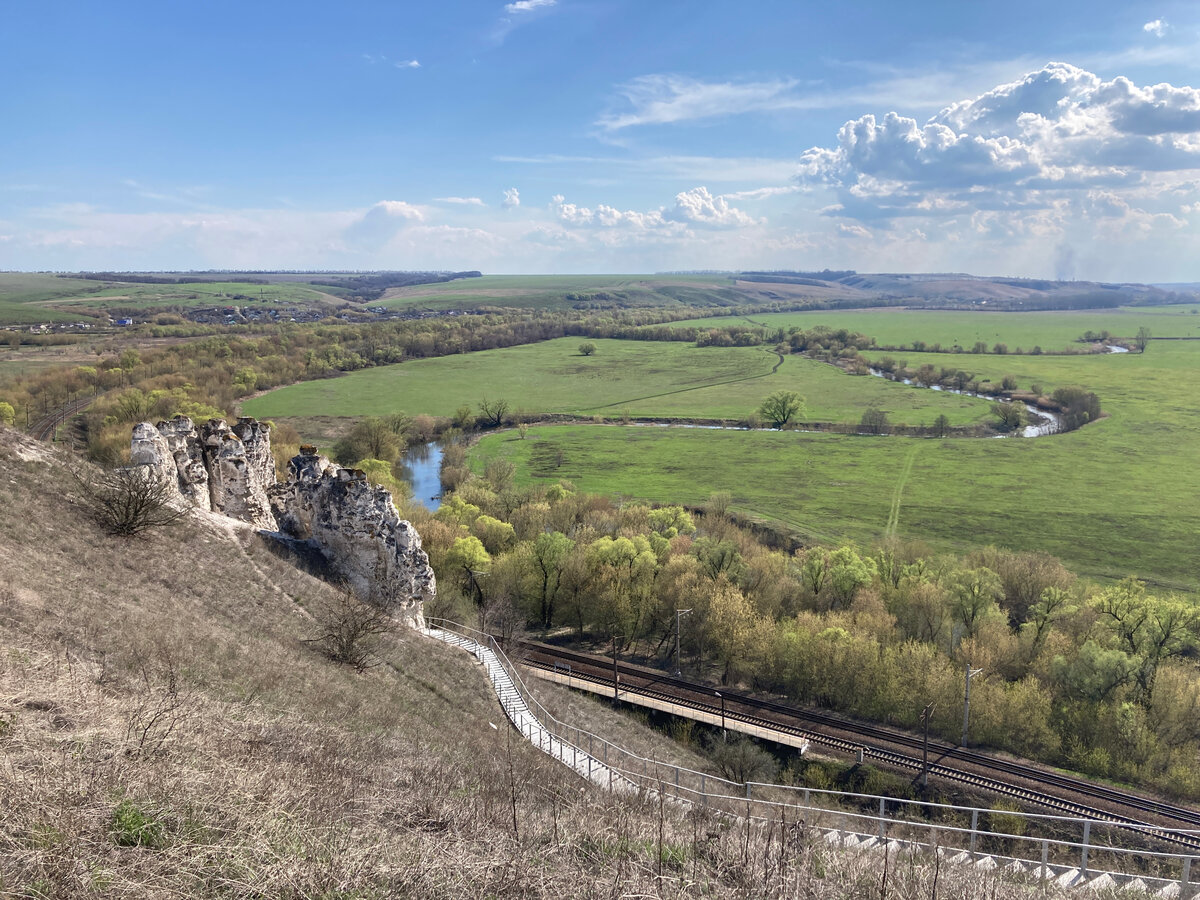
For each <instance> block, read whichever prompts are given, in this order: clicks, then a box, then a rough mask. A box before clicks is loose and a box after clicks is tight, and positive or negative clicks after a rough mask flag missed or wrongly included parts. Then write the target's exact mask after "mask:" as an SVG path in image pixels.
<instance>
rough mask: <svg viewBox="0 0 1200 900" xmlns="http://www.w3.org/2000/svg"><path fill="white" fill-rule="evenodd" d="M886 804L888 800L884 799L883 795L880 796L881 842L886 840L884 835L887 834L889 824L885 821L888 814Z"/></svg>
mask: <svg viewBox="0 0 1200 900" xmlns="http://www.w3.org/2000/svg"><path fill="white" fill-rule="evenodd" d="M886 804H887V801H886V800H884V799H883V798H882V797H880V798H879V842H880V843H881V844H882V843H883V842H884V835H885V834H886V829H887V825H886V824H885V823H884V821H883V819H884V816H886V815H887V806H886Z"/></svg>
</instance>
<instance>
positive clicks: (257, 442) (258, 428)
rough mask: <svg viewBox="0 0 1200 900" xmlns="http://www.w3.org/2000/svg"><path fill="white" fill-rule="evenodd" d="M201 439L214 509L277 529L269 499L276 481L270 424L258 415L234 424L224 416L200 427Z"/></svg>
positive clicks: (267, 527)
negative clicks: (268, 491) (268, 496)
mask: <svg viewBox="0 0 1200 900" xmlns="http://www.w3.org/2000/svg"><path fill="white" fill-rule="evenodd" d="M200 441H201V443H202V444H203V446H204V457H205V460H206V462H207V466H206V468H207V470H208V490H209V496H210V497H211V498H212V509H213V511H214V512H219V513H222V514H224V515H227V516H229V517H230V518H233V519H240V520H241V521H243V522H249V523H250V524H251V525H253V526H255V527H256V528H265V529H267V530H268V531H274V530H275V517H274V516H273V515H271V501H270V500H268V499H267V488H268V487H270V486H271V485H273V484H274V483H275V466H274V464H273V463H271V430H270V428H269V427H268V426H267V425H263V424H260V423H259V422H257V421H255V420H254V419H238V422H237V425H235V426H234V427H233V428H230V427H229V426H228V425H226V424H225V422H224V421H223V420H221V419H210V420H209V421H208V422H207V423H206V424H205V425H204V426H203V427H202V428H201V429H200ZM264 460H265V462H266V463H267V465H266V466H264Z"/></svg>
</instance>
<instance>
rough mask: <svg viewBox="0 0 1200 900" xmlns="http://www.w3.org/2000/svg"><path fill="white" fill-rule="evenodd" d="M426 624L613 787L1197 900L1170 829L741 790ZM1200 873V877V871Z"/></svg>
mask: <svg viewBox="0 0 1200 900" xmlns="http://www.w3.org/2000/svg"><path fill="white" fill-rule="evenodd" d="M426 622H427V625H428V626H429V627H430V629H438V630H441V631H443V632H446V633H449V634H453V635H457V636H458V637H459V638H461V639H465V641H467V642H469V643H468V644H461V642H458V643H460V645H462V646H464V649H467V650H468V651H469V652H472V653H475V655H476V656H477V657H479V658H480V661H481V662H483V661H484V660H483V656H484V655H485V654H486V655H488V656H490V657H494V659H495V661H496V663H497V665H498V666H499V667H500V668H501V669H502V670H503V675H502V676H501V675H500V674H499V673H497V674H496V675H494V676H493V678H492V682H493V687H494V688H495V690H496V692H497V694H498V696H500V700H501V704H502V705H503V706H504V708H505V712H506V714H507V715H508V716H509V718H510V719H511V720H512V722H513V724H514V726H515V727H516V728H517V729H518V730H519V731H521V733H522V734H523V735H524V736H525V737H526V738H527V739H529V740H531V741H532V742H533V743H535V744H537V745H539V746H541V748H542V749H543V750H547V752H549V753H550V755H552V756H554V757H555V758H557V759H559V760H560V761H562V762H564V763H565V764H567V765H571V766H572V767H573V768H574V769H575V770H576V771H577V772H579V773H580V774H581V775H583V776H584V777H586V778H588V779H589V780H591V781H593V782H595V783H598V784H600V785H601V786H604V787H607V788H608V789H609V790H612V791H621V792H638V793H644V794H657V793H659V792H661V793H662V794H663V795H664V796H665V797H668V798H672V799H674V800H676V801H678V802H680V803H684V804H687V805H689V806H692V807H695V808H699V809H704V810H708V811H710V812H711V813H713V814H714V815H719V816H728V817H736V818H739V819H749V820H751V821H757V822H762V823H772V824H776V825H780V824H781V825H783V826H784V827H787V826H793V827H800V828H805V829H815V830H816V831H818V832H820V833H823V834H824V835H825V836H826V839H828V840H831V841H837V842H839V843H842V844H851V845H862V844H867V843H870V844H873V845H875V846H889V847H893V846H894V847H897V848H910V849H926V850H929V851H931V852H939V853H941V854H943V855H944V856H949V857H950V858H951V859H954V860H958V861H964V862H966V861H973V862H974V863H975V864H977V865H982V866H984V867H986V868H992V867H993V866H1011V867H1013V868H1014V870H1018V869H1019V870H1020V871H1023V872H1026V873H1032V874H1034V875H1036V876H1037V877H1040V878H1044V879H1054V880H1056V881H1058V882H1059V883H1061V884H1063V885H1070V884H1084V883H1088V884H1091V885H1092V886H1093V887H1097V886H1100V885H1102V884H1104V883H1106V882H1112V884H1113V886H1125V887H1133V888H1145V889H1146V890H1148V891H1152V892H1154V891H1164V890H1165V891H1166V893H1168V894H1170V895H1172V896H1177V897H1184V898H1186V897H1191V896H1193V894H1194V892H1195V889H1196V885H1195V884H1194V883H1193V881H1192V868H1193V858H1194V857H1193V856H1192V855H1189V854H1188V853H1186V852H1175V851H1172V850H1164V849H1162V846H1163V845H1162V843H1161V841H1160V839H1158V838H1157V837H1156V836H1155V835H1154V832H1155V831H1158V830H1161V828H1158V827H1154V826H1145V827H1142V828H1139V827H1137V826H1130V825H1129V824H1128V823H1124V822H1116V821H1106V820H1099V819H1088V818H1080V817H1074V816H1063V815H1054V814H1049V813H1034V812H1026V811H1022V810H1017V809H1008V808H999V807H993V808H988V807H973V806H958V805H953V804H945V803H935V802H932V801H928V800H917V799H911V798H906V797H883V796H879V795H874V794H857V793H851V792H845V791H834V790H825V789H818V788H811V787H804V786H798V785H785V784H767V783H760V782H752V781H748V782H737V781H730V780H728V779H726V778H722V777H720V776H718V775H714V774H711V773H707V772H698V771H696V770H694V769H689V768H687V767H684V766H678V765H675V764H673V763H670V762H665V761H663V760H658V759H653V758H648V757H645V756H641V755H639V754H637V753H634V752H632V751H629V750H626V749H625V748H623V747H621V746H620V745H618V744H615V743H613V742H612V741H610V740H607V739H606V738H604V737H602V736H601V735H598V734H595V733H593V732H591V731H588V730H586V729H584V728H580V727H578V726H575V725H572V724H570V723H567V722H563V721H560V720H559V719H558V718H557V717H555V716H554V715H553V714H551V713H550V711H549V710H547V709H546V708H545V706H543V705H542V704H541V703H540V702H539V701H538V699H537V697H536V696H535V695H534V694H533V692H531V691H530V690H529V687H528V685H527V684H526V682H525V680H524V678H523V677H522V674H521V671H520V667H519V666H518V665H516V664H514V663H513V661H512V660H511V659H510V658H509V657H508V655H507V654H506V653H505V652H504V650H503V648H502V647H501V645H500V642H499V641H498V640H497V639H496V638H495V637H493V636H492V635H490V634H486V633H485V632H482V631H479V630H477V629H474V628H471V627H469V626H466V625H461V624H459V623H456V622H450V621H447V620H445V619H439V618H428V619H427V620H426ZM469 645H474V646H469ZM488 651H490V653H489V652H488ZM558 680H560V681H561V680H562V679H558ZM505 682H507V683H505ZM592 689H593V690H594V685H593V686H592ZM621 694H625V695H626V696H628V695H629V694H630V689H628V688H624V689H620V688H618V689H615V690H614V699H619V696H620V695H621ZM526 711H527V714H526ZM683 714H684V715H695V716H696V718H699V719H701V720H702V721H705V722H708V720H709V719H710V718H711V716H704V715H703V714H698V713H696V714H694V713H693V712H691V711H685V712H683ZM1172 830H1173V831H1175V832H1176V833H1178V834H1192V835H1196V834H1198V833H1200V832H1198V831H1197V830H1195V829H1191V830H1188V829H1172ZM989 861H990V862H989ZM1196 876H1197V878H1200V870H1198V871H1197V872H1196Z"/></svg>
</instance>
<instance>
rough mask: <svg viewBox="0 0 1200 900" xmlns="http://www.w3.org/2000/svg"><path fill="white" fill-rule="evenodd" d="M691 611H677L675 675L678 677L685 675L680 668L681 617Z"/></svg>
mask: <svg viewBox="0 0 1200 900" xmlns="http://www.w3.org/2000/svg"><path fill="white" fill-rule="evenodd" d="M690 612H691V610H690V609H677V610H675V675H676V677H678V676H680V675H682V674H683V670H682V669H680V668H679V617H680V616H686V615H687V614H688V613H690Z"/></svg>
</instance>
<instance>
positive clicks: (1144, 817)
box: [522, 643, 1200, 850]
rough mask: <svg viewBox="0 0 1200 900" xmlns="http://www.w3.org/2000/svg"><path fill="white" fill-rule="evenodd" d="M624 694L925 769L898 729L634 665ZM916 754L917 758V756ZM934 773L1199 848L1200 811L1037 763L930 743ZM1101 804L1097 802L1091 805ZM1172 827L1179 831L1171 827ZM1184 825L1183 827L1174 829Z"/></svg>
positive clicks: (608, 663) (533, 660) (583, 670)
mask: <svg viewBox="0 0 1200 900" xmlns="http://www.w3.org/2000/svg"><path fill="white" fill-rule="evenodd" d="M522 649H523V652H524V655H525V658H524V660H523V661H524V663H525V664H526V665H529V666H532V667H534V668H541V669H546V670H554V669H558V670H559V671H562V669H563V668H564V666H566V667H569V669H570V672H571V675H572V676H574V677H576V678H580V679H583V680H586V681H590V682H592V683H594V684H598V685H605V686H610V687H611V686H612V685H613V663H612V659H611V657H609V658H605V657H598V656H594V655H592V654H588V653H582V652H580V651H575V650H565V649H563V648H560V647H553V646H550V645H547V644H540V643H527V644H525V645H523V648H522ZM617 672H618V674H619V675H620V690H621V691H623V692H636V693H639V694H643V695H645V696H647V697H651V698H656V699H659V700H664V701H667V702H671V703H674V704H677V705H680V706H685V707H689V708H692V709H696V710H697V711H701V712H704V713H706V714H708V715H709V716H715V715H718V714H722V713H723V715H724V717H725V718H726V719H728V720H730V721H740V722H746V723H750V724H754V725H758V726H760V727H764V728H769V729H774V730H777V731H782V732H785V733H788V734H792V735H797V736H802V737H804V738H807V739H808V740H809V741H811V742H812V743H813V744H817V745H820V746H824V747H828V748H829V749H832V750H837V751H840V752H843V753H848V754H857V753H859V752H860V751H861V752H862V754H863V757H864V759H871V760H874V761H877V762H880V763H884V764H886V765H890V766H894V767H897V768H900V769H904V770H914V771H917V772H920V771H921V769H922V768H923V763H922V758H921V750H922V745H923V741H922V739H921V738H920V737H918V736H916V735H912V734H908V733H906V732H903V731H898V730H895V729H890V728H884V727H882V726H878V725H871V724H868V723H863V722H854V721H851V720H847V719H842V718H840V717H837V716H832V715H828V714H825V713H820V712H816V711H812V710H806V709H801V708H798V707H793V706H788V705H786V704H783V703H777V702H774V701H771V700H763V699H760V698H757V697H750V696H747V695H745V694H741V693H739V692H736V691H721V692H720V694H721V696H722V697H723V699H724V703H723V704H722V703H721V702H720V700H717V699H716V696H717V692H716V690H715V689H714V688H712V687H710V686H708V685H704V684H699V683H697V682H693V681H688V680H686V679H682V678H673V677H671V676H669V675H666V674H664V673H662V672H657V671H655V670H653V669H648V668H645V667H643V666H636V665H631V664H629V663H618V665H617ZM914 751H915V753H914ZM929 759H930V763H929V774H930V775H931V776H936V777H941V778H944V779H948V780H950V781H955V782H958V783H959V784H964V785H969V786H972V787H976V788H982V789H984V790H987V791H991V792H993V793H998V794H1001V795H1005V796H1008V797H1012V798H1014V799H1018V800H1021V801H1024V802H1026V803H1032V804H1036V805H1038V806H1042V807H1045V808H1048V809H1052V810H1054V811H1056V812H1060V813H1065V814H1067V815H1070V816H1078V817H1080V818H1087V819H1097V820H1103V821H1107V822H1113V823H1118V824H1120V825H1123V826H1125V827H1128V828H1130V829H1133V830H1136V831H1138V832H1140V833H1142V834H1145V835H1147V836H1150V837H1155V838H1158V839H1160V840H1162V841H1165V842H1167V843H1170V844H1172V845H1173V846H1175V847H1181V848H1187V849H1189V850H1200V834H1189V833H1187V831H1188V830H1189V829H1200V812H1197V811H1195V810H1192V809H1188V808H1187V807H1183V806H1177V805H1174V804H1170V803H1162V802H1159V801H1157V800H1153V799H1150V798H1147V797H1141V796H1139V795H1137V794H1133V793H1130V792H1127V791H1121V790H1118V789H1116V788H1110V787H1107V786H1105V785H1100V784H1095V783H1093V782H1089V781H1084V780H1083V779H1079V778H1074V777H1072V776H1069V775H1063V774H1061V773H1058V772H1054V771H1052V770H1049V769H1045V768H1042V767H1040V766H1031V765H1028V764H1024V763H1021V762H1018V761H1015V760H1008V759H1004V758H1002V757H996V756H991V755H989V754H986V753H980V752H977V751H973V750H969V749H966V748H963V747H958V746H954V745H951V744H947V743H945V742H941V741H930V742H929ZM1093 804H1099V805H1093ZM1172 825H1175V826H1176V828H1172V827H1171V826H1172ZM1179 826H1182V830H1177V829H1178V827H1179Z"/></svg>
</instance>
